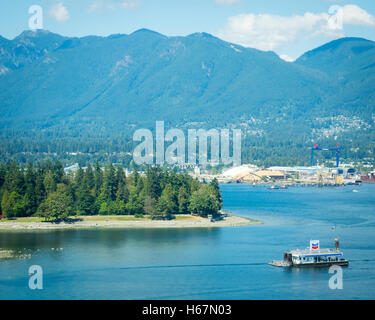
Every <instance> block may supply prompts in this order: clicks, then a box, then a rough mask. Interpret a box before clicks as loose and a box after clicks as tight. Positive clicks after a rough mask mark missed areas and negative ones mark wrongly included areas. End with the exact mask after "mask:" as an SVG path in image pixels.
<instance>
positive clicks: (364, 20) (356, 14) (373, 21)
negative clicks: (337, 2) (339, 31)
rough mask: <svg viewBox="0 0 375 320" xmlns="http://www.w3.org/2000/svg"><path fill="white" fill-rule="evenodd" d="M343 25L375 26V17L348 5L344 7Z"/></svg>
mask: <svg viewBox="0 0 375 320" xmlns="http://www.w3.org/2000/svg"><path fill="white" fill-rule="evenodd" d="M342 12H343V23H344V24H351V25H357V26H375V17H374V16H373V15H371V14H369V13H368V12H367V11H365V10H363V9H362V8H360V7H358V6H356V5H353V4H348V5H346V6H343V7H342Z"/></svg>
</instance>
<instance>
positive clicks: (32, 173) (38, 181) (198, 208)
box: [0, 160, 222, 220]
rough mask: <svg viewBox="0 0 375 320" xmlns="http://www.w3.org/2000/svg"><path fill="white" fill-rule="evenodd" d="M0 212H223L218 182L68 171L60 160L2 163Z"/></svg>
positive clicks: (149, 173)
mask: <svg viewBox="0 0 375 320" xmlns="http://www.w3.org/2000/svg"><path fill="white" fill-rule="evenodd" d="M0 197H1V214H2V215H3V216H4V217H6V218H14V217H29V216H41V217H44V218H45V219H46V220H61V219H68V218H69V217H71V216H77V215H96V214H100V215H136V216H142V215H144V214H146V215H150V216H151V218H152V219H171V218H173V217H174V215H175V214H189V213H195V214H199V215H201V216H207V215H208V214H212V215H213V216H216V215H217V214H218V212H219V210H220V209H221V208H222V197H221V194H220V190H219V185H218V181H217V180H213V181H212V182H211V183H210V184H205V183H200V182H199V181H198V180H196V179H193V178H192V177H191V176H189V175H187V174H179V173H175V172H173V171H169V170H164V169H161V168H159V167H147V169H146V171H145V172H144V173H142V174H140V173H138V171H136V170H134V171H133V172H132V173H131V174H130V175H128V176H126V175H125V170H124V169H123V167H122V166H114V165H113V164H112V163H109V164H107V165H106V166H105V167H104V169H103V168H102V167H101V166H100V165H99V163H98V162H96V163H95V165H94V166H91V165H88V166H87V167H86V168H85V169H83V168H82V167H79V169H78V170H77V171H76V172H75V173H65V172H64V168H63V165H62V164H61V162H59V161H56V162H52V161H50V160H49V161H44V162H39V163H37V164H35V165H33V164H31V163H28V164H27V166H26V167H24V166H22V165H18V164H17V163H16V162H8V163H6V164H1V165H0Z"/></svg>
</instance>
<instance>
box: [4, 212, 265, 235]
mask: <svg viewBox="0 0 375 320" xmlns="http://www.w3.org/2000/svg"><path fill="white" fill-rule="evenodd" d="M99 217H100V220H95V218H98V216H88V217H80V218H83V220H82V221H76V222H74V223H71V222H60V223H53V222H43V221H35V222H34V221H32V222H30V221H28V222H22V221H0V231H1V232H3V231H19V230H24V231H39V230H61V229H65V230H72V229H96V228H97V229H99V228H106V229H108V228H112V229H114V228H116V229H169V228H171V229H175V228H181V229H185V228H220V227H239V226H246V225H256V224H261V222H260V221H258V220H253V219H250V218H244V217H240V216H234V215H229V216H228V217H226V218H225V219H224V220H221V221H216V222H211V221H210V220H209V219H207V218H201V217H195V216H189V217H188V218H186V219H174V220H168V221H165V220H149V219H147V220H146V219H139V220H137V219H133V220H125V219H124V220H116V219H111V217H113V216H99ZM116 217H117V216H116ZM93 218H94V219H93ZM106 218H107V219H106Z"/></svg>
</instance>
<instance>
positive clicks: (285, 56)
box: [279, 54, 296, 62]
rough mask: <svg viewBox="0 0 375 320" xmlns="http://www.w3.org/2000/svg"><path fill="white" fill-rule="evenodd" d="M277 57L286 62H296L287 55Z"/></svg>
mask: <svg viewBox="0 0 375 320" xmlns="http://www.w3.org/2000/svg"><path fill="white" fill-rule="evenodd" d="M279 57H280V58H281V59H283V60H285V61H286V62H293V61H295V60H296V59H293V58H292V57H289V56H288V55H287V54H280V55H279Z"/></svg>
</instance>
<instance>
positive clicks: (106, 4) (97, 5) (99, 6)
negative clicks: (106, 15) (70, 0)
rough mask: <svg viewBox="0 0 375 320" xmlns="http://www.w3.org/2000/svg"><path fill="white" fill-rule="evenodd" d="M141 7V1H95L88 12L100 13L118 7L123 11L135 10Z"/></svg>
mask: <svg viewBox="0 0 375 320" xmlns="http://www.w3.org/2000/svg"><path fill="white" fill-rule="evenodd" d="M139 5H140V2H139V0H96V1H94V2H93V3H92V4H91V5H90V7H89V9H88V11H90V12H93V11H100V10H104V9H111V10H113V9H116V8H117V7H119V8H123V9H135V8H137V7H138V6H139Z"/></svg>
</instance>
